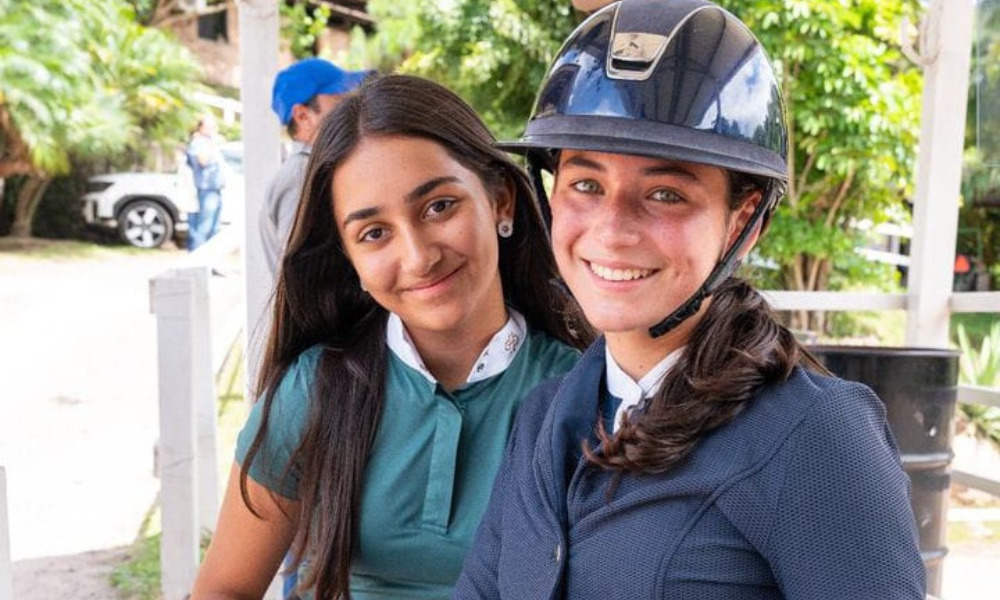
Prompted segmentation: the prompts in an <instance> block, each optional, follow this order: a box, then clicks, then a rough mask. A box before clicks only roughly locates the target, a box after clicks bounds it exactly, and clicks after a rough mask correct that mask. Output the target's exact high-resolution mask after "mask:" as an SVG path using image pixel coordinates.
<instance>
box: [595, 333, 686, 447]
mask: <svg viewBox="0 0 1000 600" xmlns="http://www.w3.org/2000/svg"><path fill="white" fill-rule="evenodd" d="M683 351H684V346H681V347H680V348H677V349H676V350H674V351H673V352H671V353H670V354H668V355H667V356H666V357H664V358H663V360H661V361H660V362H658V363H656V366H654V367H653V368H652V369H650V370H649V372H648V373H646V374H645V375H643V376H642V379H640V380H639V381H636V380H634V379H632V378H631V377H630V376H629V375H628V373H626V372H625V371H623V370H622V368H621V367H619V366H618V363H617V362H615V359H614V357H612V356H611V350H610V349H609V348H608V347H607V346H605V348H604V364H605V372H606V374H607V376H606V377H605V379H606V381H607V385H608V392H609V393H610V394H611V395H612V396H614V397H616V398H621V404H619V405H618V410H616V411H615V429H614V432H617V431H618V429H619V428H620V427H621V425H622V417H624V416H625V413H626V412H629V411H631V410H632V409H633V408H635V407H636V406H638V405H639V403H641V402H642V401H643V400H645V399H646V398H652V397H653V395H654V394H656V392H658V391H659V390H660V386H661V385H663V379H664V378H665V377H666V375H667V373H668V372H669V371H670V369H671V367H673V366H674V365H675V364H676V363H677V361H678V359H680V357H681V353H682V352H683ZM614 432H612V433H614Z"/></svg>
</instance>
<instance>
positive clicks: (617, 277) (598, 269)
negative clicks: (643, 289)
mask: <svg viewBox="0 0 1000 600" xmlns="http://www.w3.org/2000/svg"><path fill="white" fill-rule="evenodd" d="M587 265H588V266H589V267H590V272H591V273H593V274H594V275H596V276H597V277H599V278H600V279H603V280H605V281H635V280H637V279H645V278H646V277H649V276H650V275H652V274H653V273H654V269H636V268H630V269H617V268H612V267H605V266H602V265H599V264H596V263H592V262H590V263H587Z"/></svg>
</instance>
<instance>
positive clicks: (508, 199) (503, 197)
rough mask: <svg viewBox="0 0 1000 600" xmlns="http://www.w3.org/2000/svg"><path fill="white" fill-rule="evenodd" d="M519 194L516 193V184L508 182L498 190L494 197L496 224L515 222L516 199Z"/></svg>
mask: <svg viewBox="0 0 1000 600" xmlns="http://www.w3.org/2000/svg"><path fill="white" fill-rule="evenodd" d="M516 195H517V193H516V192H515V191H514V182H512V181H510V180H507V181H505V182H504V184H503V186H502V187H500V188H498V189H497V191H496V192H495V193H494V195H493V213H494V215H495V217H496V222H497V224H499V223H500V222H501V221H510V222H512V223H513V222H514V204H515V202H514V198H515V196H516Z"/></svg>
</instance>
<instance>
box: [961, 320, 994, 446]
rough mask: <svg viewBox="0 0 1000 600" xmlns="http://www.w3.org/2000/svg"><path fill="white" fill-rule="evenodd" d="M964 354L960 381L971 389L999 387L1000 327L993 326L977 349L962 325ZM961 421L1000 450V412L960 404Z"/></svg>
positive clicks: (962, 349)
mask: <svg viewBox="0 0 1000 600" xmlns="http://www.w3.org/2000/svg"><path fill="white" fill-rule="evenodd" d="M956 335H957V337H958V348H959V350H960V351H961V352H962V359H961V362H960V366H959V379H960V380H961V382H962V383H965V384H968V385H981V386H986V387H993V388H995V387H1000V323H994V324H993V326H992V327H991V328H990V331H989V334H987V335H986V336H985V337H984V338H983V341H982V344H980V346H979V348H978V349H977V348H976V347H975V346H974V345H973V344H972V342H971V341H969V335H968V334H967V333H966V331H965V327H963V326H962V325H961V324H959V325H958V327H957V328H956ZM958 418H959V419H960V420H962V421H964V424H965V425H967V426H969V427H972V429H973V432H974V433H975V435H976V437H978V438H981V439H988V440H990V441H991V442H992V443H993V444H995V445H997V446H998V447H1000V408H997V407H995V406H983V405H981V404H960V405H959V414H958Z"/></svg>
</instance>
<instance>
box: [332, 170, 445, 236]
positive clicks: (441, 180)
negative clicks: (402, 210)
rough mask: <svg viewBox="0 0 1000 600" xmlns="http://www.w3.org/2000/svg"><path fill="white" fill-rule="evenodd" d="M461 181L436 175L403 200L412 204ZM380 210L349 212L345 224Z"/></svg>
mask: <svg viewBox="0 0 1000 600" xmlns="http://www.w3.org/2000/svg"><path fill="white" fill-rule="evenodd" d="M460 182H461V180H460V179H459V178H458V177H455V176H453V175H448V176H444V177H435V178H434V179H430V180H428V181H425V182H424V183H421V184H420V185H418V186H417V187H415V188H413V190H412V191H410V192H409V193H407V194H406V197H405V198H404V200H403V201H404V202H405V203H406V204H410V203H413V202H416V201H417V200H419V199H421V198H423V197H424V196H426V195H427V194H429V193H430V192H432V191H434V190H435V189H436V188H438V187H439V186H442V185H444V184H446V183H460ZM380 212H382V208H381V207H378V206H372V207H369V208H361V209H358V210H356V211H354V212H352V213H349V214H348V215H347V216H346V217H344V222H343V226H344V227H347V225H348V224H350V223H351V222H352V221H362V220H364V219H370V218H372V217H374V216H375V215H377V214H379V213H380Z"/></svg>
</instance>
